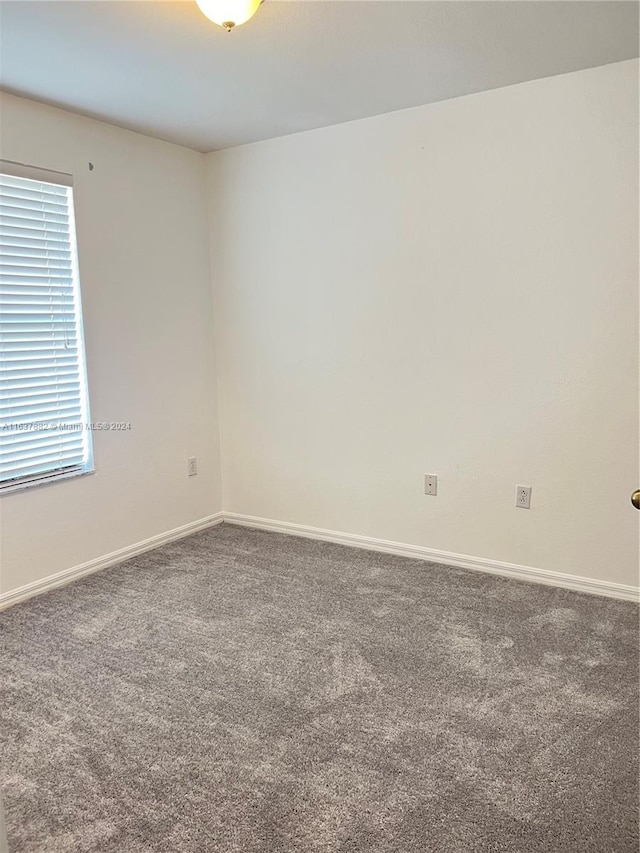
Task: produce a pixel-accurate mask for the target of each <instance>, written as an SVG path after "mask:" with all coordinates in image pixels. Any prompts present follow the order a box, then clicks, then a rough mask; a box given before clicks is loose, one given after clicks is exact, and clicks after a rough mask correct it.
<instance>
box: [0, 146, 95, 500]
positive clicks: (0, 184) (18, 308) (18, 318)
mask: <svg viewBox="0 0 640 853" xmlns="http://www.w3.org/2000/svg"><path fill="white" fill-rule="evenodd" d="M88 422H89V405H88V397H87V384H86V371H85V361H84V346H83V339H82V317H81V309H80V287H79V281H78V264H77V253H76V234H75V223H74V214H73V189H72V181H71V177H70V176H68V175H62V174H59V173H57V172H53V173H52V172H44V171H42V170H39V169H32V168H30V167H26V166H19V165H16V164H12V163H6V162H3V161H0V493H2V492H6V491H7V490H12V489H17V488H21V487H24V486H27V485H37V484H40V483H44V482H49V481H51V480H55V479H59V478H62V477H69V476H73V475H77V474H82V473H86V472H88V471H91V470H92V466H93V460H92V448H91V432H90V430H89V429H88Z"/></svg>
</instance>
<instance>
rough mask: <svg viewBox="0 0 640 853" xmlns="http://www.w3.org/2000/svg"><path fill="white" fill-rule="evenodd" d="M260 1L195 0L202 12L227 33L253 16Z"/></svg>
mask: <svg viewBox="0 0 640 853" xmlns="http://www.w3.org/2000/svg"><path fill="white" fill-rule="evenodd" d="M261 3H262V0H196V4H197V5H198V8H199V9H200V11H201V12H202V14H203V15H205V16H206V17H207V18H209V20H210V21H213V23H214V24H218V26H219V27H224V28H225V30H226V31H227V32H228V33H230V32H231V30H232V29H233V28H234V27H239V26H240V24H246V22H247V21H248V20H249V19H250V18H253V16H254V15H255V13H256V12H257V11H258V6H260V4H261Z"/></svg>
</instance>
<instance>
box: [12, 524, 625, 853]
mask: <svg viewBox="0 0 640 853" xmlns="http://www.w3.org/2000/svg"><path fill="white" fill-rule="evenodd" d="M577 568H578V567H577ZM0 625H1V637H2V646H1V655H0V679H1V687H0V690H1V709H0V710H1V720H0V723H1V729H0V746H1V749H2V755H1V764H2V793H3V797H4V804H5V811H6V822H7V834H8V838H9V849H10V853H63V851H64V853H66V851H69V853H85V851H101V852H102V851H104V853H143V851H144V853H150V851H154V853H155V852H156V851H158V853H160V851H162V853H214V851H215V853H440V851H442V853H457V851H460V853H480V851H482V853H488V852H489V851H492V853H493V852H494V851H495V852H497V851H505V853H507V851H508V853H538V851H545V853H592V851H593V853H637V850H638V822H637V815H638V772H637V768H638V763H637V761H638V758H637V748H638V706H637V700H638V611H637V608H636V607H635V606H634V605H632V604H629V603H624V602H619V601H613V600H610V599H605V598H598V597H594V596H587V595H581V594H578V593H573V592H569V591H565V590H561V589H554V588H551V587H543V586H537V585H533V584H526V583H519V582H516V581H512V580H507V579H503V578H497V577H490V576H488V575H482V574H477V573H472V572H466V571H462V570H458V569H452V568H448V567H444V566H437V565H432V564H426V563H422V562H418V561H413V560H410V559H405V558H400V557H393V556H389V555H384V554H377V553H371V552H365V551H358V550H354V549H350V548H345V547H341V546H337V545H331V544H323V543H318V542H312V541H310V540H304V539H295V538H292V537H287V536H281V535H277V534H269V533H264V532H258V531H253V530H246V529H242V528H238V527H233V526H229V525H223V526H221V527H218V528H215V529H212V530H209V531H206V532H203V533H200V534H198V535H195V536H192V537H190V538H189V539H184V540H182V541H180V542H176V543H173V544H171V545H168V546H166V547H163V548H160V549H159V550H156V551H153V552H149V553H147V554H144V555H142V556H140V557H137V558H136V559H134V560H131V561H129V562H128V563H125V564H123V565H121V566H118V567H115V568H112V569H109V570H106V571H103V572H100V573H98V574H95V575H92V576H90V577H87V578H85V579H83V580H80V581H78V582H76V583H74V584H71V585H69V586H67V587H64V588H61V589H58V590H55V591H52V592H50V593H48V594H46V595H43V596H40V597H39V598H36V599H32V600H31V601H28V602H25V603H23V604H20V605H17V606H15V607H13V608H11V609H10V610H7V611H5V612H3V613H1V614H0Z"/></svg>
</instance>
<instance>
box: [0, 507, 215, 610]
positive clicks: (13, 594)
mask: <svg viewBox="0 0 640 853" xmlns="http://www.w3.org/2000/svg"><path fill="white" fill-rule="evenodd" d="M222 521H223V514H222V513H221V512H218V513H216V514H215V515H209V516H207V517H206V518H199V519H198V520H197V521H191V522H189V524H183V525H182V526H181V527H175V528H174V529H173V530H167V531H165V533H158V534H157V536H151V537H150V538H149V539H143V540H142V541H141V542H135V543H134V544H133V545H128V546H127V547H126V548H120V549H119V550H118V551H112V552H111V553H110V554H105V555H104V556H103V557H97V558H96V559H94V560H89V561H88V562H86V563H81V564H80V565H79V566H73V567H72V568H70V569H65V570H64V571H62V572H58V573H57V574H55V575H49V577H46V578H43V579H42V580H39V581H34V582H33V583H28V584H26V585H25V586H21V587H18V589H12V590H9V592H3V593H2V594H0V610H2V609H3V608H5V607H10V606H11V605H12V604H17V603H18V602H19V601H25V600H26V599H27V598H31V597H32V596H34V595H39V594H40V593H42V592H46V591H47V590H49V589H54V588H55V587H57V586H63V585H64V584H67V583H70V582H71V581H74V580H76V579H77V578H81V577H83V576H84V575H90V574H92V573H93V572H98V571H100V569H106V568H108V567H109V566H115V565H117V564H118V563H123V562H124V561H125V560H130V559H131V557H136V556H137V555H138V554H143V553H144V552H145V551H151V550H153V548H159V547H160V546H161V545H166V544H167V543H168V542H174V541H175V540H176V539H184V537H185V536H191V534H192V533H197V532H198V531H199V530H205V529H206V528H207V527H214V526H215V525H216V524H220V523H221V522H222Z"/></svg>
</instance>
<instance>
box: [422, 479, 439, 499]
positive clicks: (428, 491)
mask: <svg viewBox="0 0 640 853" xmlns="http://www.w3.org/2000/svg"><path fill="white" fill-rule="evenodd" d="M424 493H425V495H432V496H433V497H435V496H436V495H437V494H438V477H437V475H436V474H425V475H424Z"/></svg>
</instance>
